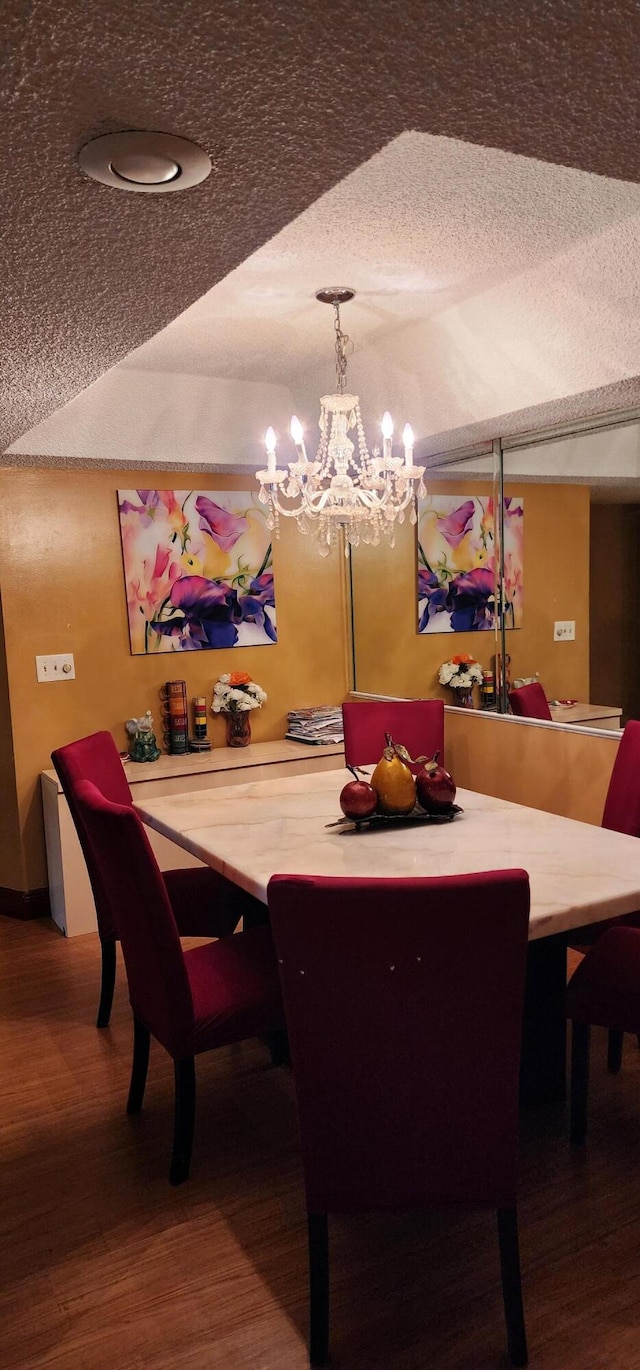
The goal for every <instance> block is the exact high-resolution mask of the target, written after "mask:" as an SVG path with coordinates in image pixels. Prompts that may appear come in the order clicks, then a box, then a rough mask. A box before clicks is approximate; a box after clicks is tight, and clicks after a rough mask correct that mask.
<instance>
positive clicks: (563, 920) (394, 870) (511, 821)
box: [135, 769, 640, 1103]
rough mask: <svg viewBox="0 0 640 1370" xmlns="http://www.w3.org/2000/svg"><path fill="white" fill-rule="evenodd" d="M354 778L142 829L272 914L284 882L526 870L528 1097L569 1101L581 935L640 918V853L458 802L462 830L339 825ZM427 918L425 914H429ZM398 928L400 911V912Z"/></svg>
mask: <svg viewBox="0 0 640 1370" xmlns="http://www.w3.org/2000/svg"><path fill="white" fill-rule="evenodd" d="M348 778H349V777H348V774H347V772H346V771H345V770H342V769H341V770H330V771H323V772H316V773H313V774H307V775H297V776H292V777H280V778H277V779H273V780H257V781H250V782H249V783H247V784H242V785H234V786H229V787H222V788H218V789H211V790H199V791H197V792H195V791H194V792H186V793H184V794H172V795H168V796H166V797H164V798H161V799H155V800H152V799H146V798H144V799H140V800H138V801H137V802H136V805H135V807H136V809H137V811H138V813H139V814H140V817H141V818H142V819H143V821H144V822H145V823H146V824H148V825H149V826H150V827H151V828H153V829H155V830H156V831H157V832H159V833H162V834H163V835H164V836H165V837H167V838H169V839H170V840H171V841H173V842H175V843H177V845H178V846H180V847H183V848H184V849H185V850H187V851H189V852H191V854H192V855H193V856H195V857H198V858H199V859H200V860H202V861H203V862H205V863H206V864H207V865H209V866H211V867H212V868H213V869H214V870H217V871H219V872H220V873H221V874H223V875H225V876H226V877H227V878H228V879H230V880H232V881H234V882H235V883H236V884H237V885H239V886H240V887H241V888H242V889H244V890H246V891H248V893H250V894H252V895H254V896H255V897H256V898H257V899H258V900H261V901H262V902H263V903H264V904H265V905H266V904H267V889H268V885H269V880H270V879H271V877H272V875H275V874H295V875H331V876H340V877H358V876H359V877H362V876H367V877H370V878H374V879H375V878H395V879H399V880H400V879H402V878H406V877H423V876H442V875H458V874H464V873H467V872H476V871H488V870H506V869H515V868H518V869H523V870H525V871H527V873H528V875H529V881H530V887H531V913H530V921H529V954H528V965H527V988H526V995H525V1012H524V1022H523V1044H522V1071H521V1086H522V1088H521V1093H522V1098H523V1100H524V1101H526V1102H529V1103H541V1102H553V1101H558V1100H561V1099H563V1098H564V1093H565V1074H566V1059H565V1057H566V1023H565V1013H564V991H565V983H566V960H567V958H566V947H567V938H568V935H569V934H570V933H572V932H573V933H574V934H575V930H576V929H578V928H581V927H583V926H585V925H587V924H592V923H598V922H602V921H603V920H607V919H609V918H615V917H618V916H620V915H622V914H628V913H633V912H635V911H637V910H639V909H640V842H639V841H638V839H637V838H635V837H629V836H627V835H625V834H622V833H618V832H611V831H609V830H608V829H605V828H599V827H595V826H593V825H591V824H588V823H580V822H577V821H576V820H574V819H569V818H561V817H559V816H558V815H556V814H552V813H547V812H546V811H544V810H541V809H533V808H529V807H527V806H526V805H522V804H513V803H511V802H509V801H507V800H504V799H498V798H496V797H495V796H493V795H488V794H481V793H478V792H476V791H470V790H459V791H458V793H457V795H456V804H457V805H458V806H459V808H460V810H461V812H459V813H457V814H456V815H455V816H454V817H453V818H443V819H440V820H438V819H434V820H431V821H430V820H429V819H423V820H422V821H421V820H420V819H416V818H415V817H413V818H412V817H409V818H407V819H405V820H400V819H396V820H393V819H392V820H390V821H389V822H387V823H379V822H376V821H375V820H374V821H372V822H371V823H370V824H368V825H367V824H363V825H358V826H357V827H356V825H354V824H352V823H348V822H339V821H338V820H340V819H341V812H340V806H339V795H340V791H341V789H342V787H343V785H344V784H345V783H346V781H347V779H348ZM427 911H428V910H427V907H425V912H427ZM390 917H393V908H392V907H391V906H390Z"/></svg>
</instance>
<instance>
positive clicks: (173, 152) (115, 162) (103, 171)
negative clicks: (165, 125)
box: [78, 130, 211, 195]
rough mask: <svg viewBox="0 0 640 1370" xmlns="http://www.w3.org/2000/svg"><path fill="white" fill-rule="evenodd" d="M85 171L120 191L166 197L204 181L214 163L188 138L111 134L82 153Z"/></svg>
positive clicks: (94, 142) (82, 149)
mask: <svg viewBox="0 0 640 1370" xmlns="http://www.w3.org/2000/svg"><path fill="white" fill-rule="evenodd" d="M78 162H79V165H80V169H81V171H84V173H85V175H86V176H91V177H92V178H93V180H94V181H101V182H102V184H103V185H106V186H116V187H117V189H118V190H136V191H140V192H141V193H142V194H145V195H149V194H151V195H164V194H166V192H167V191H169V190H187V189H188V188H189V186H195V185H197V184H198V182H199V181H204V180H205V178H206V177H207V176H208V175H209V172H210V171H211V159H210V157H209V156H208V154H207V153H206V152H204V151H203V149H202V148H201V147H198V146H197V144H196V143H191V142H189V139H188V138H175V137H174V136H173V134H171V133H148V132H147V133H145V132H137V131H134V130H130V131H128V132H126V133H107V134H105V135H104V137H102V138H94V139H92V141H91V142H90V143H85V145H84V147H83V148H81V149H80V152H79V153H78Z"/></svg>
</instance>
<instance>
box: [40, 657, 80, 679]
mask: <svg viewBox="0 0 640 1370" xmlns="http://www.w3.org/2000/svg"><path fill="white" fill-rule="evenodd" d="M36 676H37V678H38V680H39V681H40V684H41V685H42V684H43V683H44V682H48V681H50V680H75V678H76V668H75V664H74V660H73V653H72V652H62V653H61V654H60V655H59V656H37V657H36Z"/></svg>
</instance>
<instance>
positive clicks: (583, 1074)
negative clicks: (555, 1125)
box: [569, 1023, 591, 1146]
mask: <svg viewBox="0 0 640 1370" xmlns="http://www.w3.org/2000/svg"><path fill="white" fill-rule="evenodd" d="M590 1037H591V1029H590V1027H589V1025H588V1023H572V1025H571V1121H570V1124H569V1135H570V1137H571V1141H572V1143H573V1145H574V1146H582V1143H583V1142H584V1140H585V1137H586V1135H587V1097H588V1093H589V1040H590Z"/></svg>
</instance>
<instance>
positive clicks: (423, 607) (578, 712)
mask: <svg viewBox="0 0 640 1370" xmlns="http://www.w3.org/2000/svg"><path fill="white" fill-rule="evenodd" d="M427 465H428V469H427V474H426V481H427V485H428V496H427V499H426V501H423V502H422V503H421V505H420V507H419V510H418V524H417V527H414V526H412V525H411V524H409V523H408V521H407V522H406V523H405V524H404V525H403V526H402V527H401V528H398V529H397V531H396V546H395V548H391V547H389V546H388V545H387V544H385V545H384V546H379V547H377V548H373V547H358V548H357V549H355V551H354V553H353V557H352V561H351V585H352V605H353V655H354V678H355V688H356V689H357V690H358V691H361V692H364V693H371V694H388V695H404V696H418V695H427V696H429V695H441V696H442V697H443V698H444V699H445V701H446V702H447V703H450V704H452V703H457V702H458V699H457V697H456V696H454V695H453V693H452V691H451V689H450V688H449V687H446V686H444V685H442V684H441V683H440V679H439V672H440V668H441V666H442V664H443V663H444V662H446V661H448V660H450V659H451V658H452V657H454V656H457V655H470V656H472V657H473V658H474V659H475V660H476V661H477V662H478V663H479V665H480V668H481V670H482V672H483V676H484V678H483V683H482V685H479V686H477V687H475V688H474V690H473V694H472V705H473V707H474V708H478V709H479V708H483V707H484V708H493V709H497V710H498V711H499V712H501V711H505V710H507V709H508V701H507V691H508V687H509V685H517V684H518V683H524V682H529V681H533V680H539V681H540V683H541V684H542V686H543V688H544V690H545V693H546V695H547V697H548V699H549V700H550V701H551V713H552V718H553V721H554V722H557V723H559V724H562V725H563V726H572V725H575V726H589V727H597V728H607V729H611V728H619V727H621V726H623V725H624V723H625V721H626V720H627V719H628V718H630V717H636V718H637V717H639V716H640V678H639V677H638V671H637V662H638V647H639V646H640V642H639V637H640V616H639V613H638V609H639V607H640V606H639V604H638V600H639V599H640V580H639V576H638V571H639V569H640V567H639V566H638V551H637V548H638V537H639V535H640V423H639V422H638V419H637V416H627V415H624V414H620V415H615V414H613V415H611V416H608V418H607V417H603V418H602V419H597V420H594V421H593V422H592V424H590V425H587V424H585V425H584V426H583V427H582V428H581V430H580V431H573V432H571V431H566V430H565V431H560V432H552V431H550V430H546V431H542V430H541V431H540V433H530V434H527V435H526V436H522V437H519V438H505V439H504V440H503V442H494V443H493V444H490V443H487V444H485V445H484V448H482V449H478V450H476V451H474V452H473V453H472V454H470V455H463V456H461V457H456V454H451V456H450V457H440V458H433V459H430V460H429V461H428V464H427ZM501 508H502V510H503V516H502V519H501V518H500V509H501ZM491 581H493V584H492V583H491ZM501 604H502V606H503V610H504V612H503V615H502V617H501V615H500V605H501Z"/></svg>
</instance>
